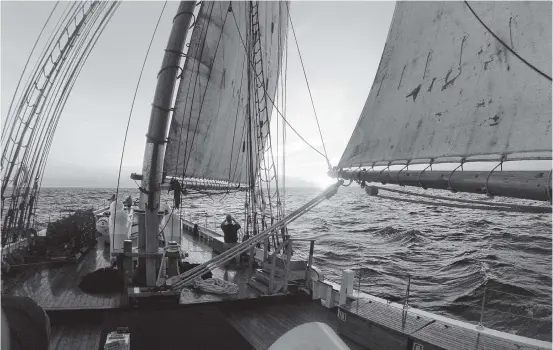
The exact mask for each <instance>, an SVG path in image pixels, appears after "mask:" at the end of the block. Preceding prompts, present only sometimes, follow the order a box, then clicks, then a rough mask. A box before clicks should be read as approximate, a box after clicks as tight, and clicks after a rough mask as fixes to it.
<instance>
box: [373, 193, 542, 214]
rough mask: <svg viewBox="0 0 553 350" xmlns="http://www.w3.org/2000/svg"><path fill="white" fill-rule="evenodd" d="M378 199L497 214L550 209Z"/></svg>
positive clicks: (390, 197) (538, 211) (391, 198)
mask: <svg viewBox="0 0 553 350" xmlns="http://www.w3.org/2000/svg"><path fill="white" fill-rule="evenodd" d="M378 197H380V198H384V199H390V200H395V201H400V202H407V203H414V204H423V205H439V206H442V207H449V208H462V209H476V210H490V211H499V212H501V211H506V212H515V213H551V208H546V209H549V211H546V210H542V209H541V208H535V209H529V208H510V207H500V206H483V205H463V204H454V203H443V202H429V201H422V200H415V199H408V198H399V197H393V196H383V195H378Z"/></svg>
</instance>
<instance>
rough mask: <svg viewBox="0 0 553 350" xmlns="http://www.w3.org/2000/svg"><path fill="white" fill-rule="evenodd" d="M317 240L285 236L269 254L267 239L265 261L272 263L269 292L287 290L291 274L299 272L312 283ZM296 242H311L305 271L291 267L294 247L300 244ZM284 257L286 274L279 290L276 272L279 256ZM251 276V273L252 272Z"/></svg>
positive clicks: (308, 284) (306, 281)
mask: <svg viewBox="0 0 553 350" xmlns="http://www.w3.org/2000/svg"><path fill="white" fill-rule="evenodd" d="M273 234H274V235H278V233H277V232H275V233H273ZM316 240H317V238H316V237H314V238H293V237H291V236H290V235H285V236H284V241H283V242H282V243H280V244H279V245H278V246H277V247H275V249H273V251H272V252H271V254H270V255H269V254H268V253H269V252H268V246H269V244H267V243H268V242H269V240H268V239H267V240H265V242H266V244H264V254H263V255H264V257H267V258H264V262H269V263H270V264H271V266H270V269H269V286H268V287H269V293H270V294H273V293H278V292H281V291H284V292H286V291H287V290H288V286H289V283H290V276H291V274H298V272H300V273H302V274H303V282H304V283H305V284H306V285H307V286H310V285H311V270H312V267H313V252H314V249H315V241H316ZM294 242H309V255H308V258H307V261H306V265H305V269H304V270H305V271H302V270H303V269H298V270H296V269H292V268H291V260H292V254H293V253H294V252H295V250H294V247H298V245H294ZM279 255H280V257H281V258H282V261H283V263H284V266H283V269H282V270H284V276H281V277H283V279H282V284H281V285H280V288H278V290H275V288H274V286H275V280H276V277H275V272H276V261H277V257H279ZM250 276H251V274H250Z"/></svg>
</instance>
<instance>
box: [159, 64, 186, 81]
mask: <svg viewBox="0 0 553 350" xmlns="http://www.w3.org/2000/svg"><path fill="white" fill-rule="evenodd" d="M170 68H177V69H180V73H179V75H177V79H180V78H181V77H182V72H183V69H182V67H181V66H167V67H163V68H161V69H160V70H159V72H158V73H157V77H158V78H159V75H160V74H161V73H163V72H164V71H166V70H167V69H170Z"/></svg>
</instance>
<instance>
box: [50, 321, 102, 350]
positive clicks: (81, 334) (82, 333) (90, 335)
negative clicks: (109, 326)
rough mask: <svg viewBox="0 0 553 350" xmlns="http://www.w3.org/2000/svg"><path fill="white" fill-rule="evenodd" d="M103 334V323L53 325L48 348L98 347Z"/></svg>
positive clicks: (84, 349)
mask: <svg viewBox="0 0 553 350" xmlns="http://www.w3.org/2000/svg"><path fill="white" fill-rule="evenodd" d="M101 335H102V326H101V324H77V325H59V326H52V329H51V332H50V344H49V346H48V349H52V350H54V349H56V350H66V349H67V350H81V349H82V350H90V349H98V346H99V345H100V340H101V339H100V338H101Z"/></svg>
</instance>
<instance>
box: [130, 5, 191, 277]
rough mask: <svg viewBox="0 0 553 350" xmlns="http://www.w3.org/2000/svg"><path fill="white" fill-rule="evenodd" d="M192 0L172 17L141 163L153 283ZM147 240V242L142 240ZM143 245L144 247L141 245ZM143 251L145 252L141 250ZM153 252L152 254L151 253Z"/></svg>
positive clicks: (145, 237) (149, 270) (148, 271)
mask: <svg viewBox="0 0 553 350" xmlns="http://www.w3.org/2000/svg"><path fill="white" fill-rule="evenodd" d="M195 6H196V2H195V1H181V3H180V5H179V8H178V11H177V14H176V15H175V17H174V20H173V27H172V28H171V34H170V35H169V41H168V43H167V48H166V49H165V55H164V57H163V63H162V64H161V69H160V71H159V73H158V81H157V86H156V91H155V95H154V102H153V103H152V112H151V114H150V123H149V126H148V133H147V134H146V148H145V150H144V162H143V165H142V187H141V195H140V209H143V210H144V211H145V225H144V227H145V231H140V232H139V238H138V240H139V253H141V254H143V255H146V254H147V255H149V257H148V258H147V259H146V266H145V267H146V284H147V285H148V286H154V285H155V281H156V258H155V256H156V255H155V253H157V252H158V235H159V232H158V231H159V221H158V210H159V198H160V186H161V179H162V172H163V159H164V156H165V144H166V142H167V140H166V135H167V129H168V126H169V121H170V114H169V112H170V111H171V107H172V106H171V103H172V100H173V92H174V89H175V83H176V81H177V75H178V74H179V73H180V65H179V63H180V60H181V57H182V56H183V53H182V52H183V48H184V42H185V39H186V35H187V33H188V29H189V27H190V22H191V20H192V17H193V12H194V7H195ZM144 241H145V243H146V246H145V247H144V245H143V244H142V243H141V242H144ZM144 248H145V249H144ZM144 253H146V254H144ZM150 254H153V255H150Z"/></svg>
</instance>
